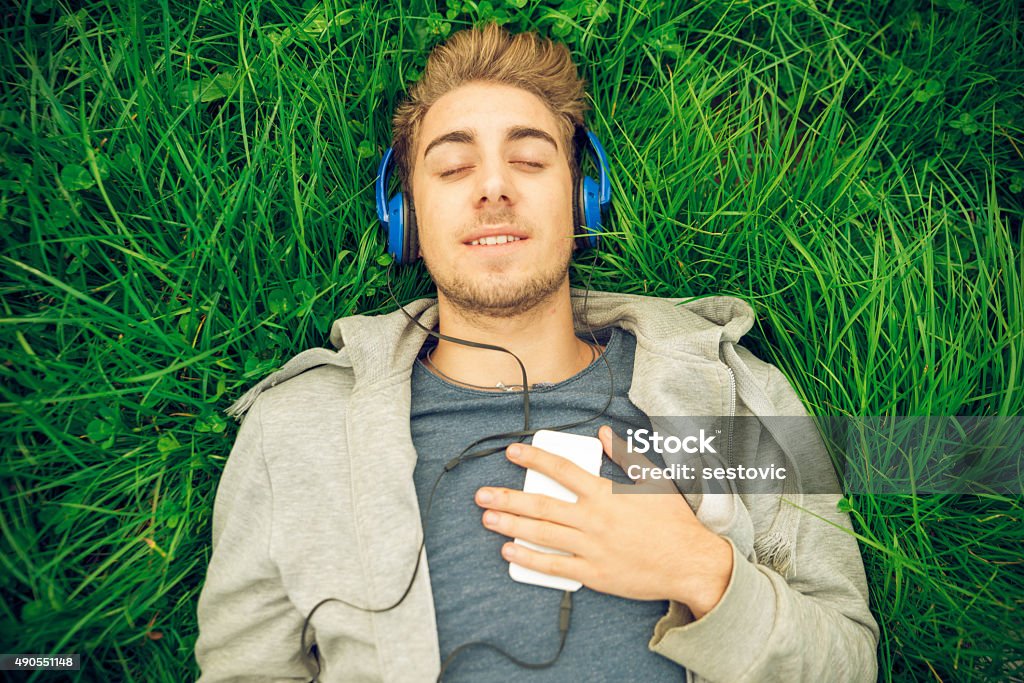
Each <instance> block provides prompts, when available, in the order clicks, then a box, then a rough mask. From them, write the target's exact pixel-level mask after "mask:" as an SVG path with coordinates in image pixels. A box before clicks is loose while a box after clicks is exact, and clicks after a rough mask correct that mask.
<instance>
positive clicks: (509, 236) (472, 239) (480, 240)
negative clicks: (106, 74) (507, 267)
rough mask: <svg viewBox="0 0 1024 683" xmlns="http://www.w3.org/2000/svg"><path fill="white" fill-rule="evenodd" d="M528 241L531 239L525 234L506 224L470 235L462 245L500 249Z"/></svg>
mask: <svg viewBox="0 0 1024 683" xmlns="http://www.w3.org/2000/svg"><path fill="white" fill-rule="evenodd" d="M527 239H529V238H528V237H527V236H526V235H525V234H524V233H522V232H520V231H519V230H516V229H515V228H513V227H512V226H511V225H507V224H506V225H492V226H485V227H484V228H483V229H482V230H479V231H477V232H475V233H473V234H471V235H469V236H468V237H467V238H466V239H465V240H463V242H462V243H463V244H465V245H466V246H467V247H498V246H501V245H503V244H510V243H514V242H523V241H525V240H527Z"/></svg>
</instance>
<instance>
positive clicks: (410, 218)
mask: <svg viewBox="0 0 1024 683" xmlns="http://www.w3.org/2000/svg"><path fill="white" fill-rule="evenodd" d="M403 195H404V193H403ZM402 224H403V225H404V227H405V230H404V233H405V263H412V262H414V261H416V260H417V259H418V258H419V257H420V233H419V229H418V227H417V225H416V207H414V206H413V203H412V201H410V200H407V199H406V198H405V197H404V196H403V197H402Z"/></svg>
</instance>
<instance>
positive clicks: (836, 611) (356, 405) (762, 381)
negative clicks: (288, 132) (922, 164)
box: [196, 291, 878, 683]
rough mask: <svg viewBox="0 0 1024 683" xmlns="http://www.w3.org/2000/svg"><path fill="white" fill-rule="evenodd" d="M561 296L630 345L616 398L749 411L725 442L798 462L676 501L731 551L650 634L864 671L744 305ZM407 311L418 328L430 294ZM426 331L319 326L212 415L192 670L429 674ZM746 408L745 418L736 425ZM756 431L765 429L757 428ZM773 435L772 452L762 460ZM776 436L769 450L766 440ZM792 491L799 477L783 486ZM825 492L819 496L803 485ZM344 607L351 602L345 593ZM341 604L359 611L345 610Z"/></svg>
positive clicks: (865, 677)
mask: <svg viewBox="0 0 1024 683" xmlns="http://www.w3.org/2000/svg"><path fill="white" fill-rule="evenodd" d="M588 299H589V300H588V302H587V306H586V310H585V311H584V307H583V298H582V293H580V292H575V291H574V292H573V305H574V310H575V313H576V319H577V321H578V323H577V324H578V325H579V326H580V331H581V332H582V331H583V330H585V329H586V328H588V327H589V328H594V329H597V328H602V327H608V326H612V325H615V326H619V327H622V328H623V329H626V330H628V331H629V332H631V333H632V334H633V335H634V336H635V337H636V340H637V344H636V355H635V361H634V370H633V384H632V387H631V389H630V392H629V398H630V399H631V400H632V402H633V403H634V404H635V405H636V406H637V407H638V408H639V409H640V410H642V411H643V412H644V413H646V414H647V415H649V416H687V415H689V416H722V417H724V418H726V419H727V420H728V421H729V423H730V425H731V423H732V418H734V417H740V416H752V415H756V416H758V418H760V419H759V420H755V421H753V424H755V425H757V430H756V432H755V431H753V430H751V429H749V428H747V429H741V428H736V429H735V430H732V431H730V433H729V437H728V438H729V443H731V444H732V448H733V449H736V450H737V451H738V450H739V449H748V450H750V451H751V452H754V451H753V449H756V453H757V456H756V457H757V460H758V461H763V462H769V461H775V462H781V461H782V460H783V459H786V460H787V462H789V463H790V464H795V463H799V474H798V477H797V476H791V477H789V478H787V480H786V484H785V486H786V488H785V489H784V490H783V492H782V495H781V496H779V495H764V494H759V495H751V494H749V492H748V493H744V490H743V489H742V488H740V489H738V490H736V491H735V493H734V494H716V495H703V496H701V495H699V494H698V495H695V496H688V502H689V504H690V505H691V507H693V508H694V509H695V511H696V513H697V518H698V519H699V520H700V521H701V522H703V523H704V524H705V525H706V526H707V527H708V528H710V529H711V530H713V531H715V532H717V533H719V534H721V535H722V536H723V537H725V538H726V539H727V540H728V541H729V542H730V544H731V545H732V547H733V573H732V576H731V577H730V583H729V587H728V589H727V590H726V592H725V594H724V595H723V596H722V599H721V600H720V602H719V603H718V604H717V605H716V606H715V608H714V609H712V610H711V611H710V612H708V613H707V614H706V615H704V617H703V618H701V619H699V620H696V621H695V620H694V619H693V616H692V615H691V614H690V612H689V610H688V609H687V608H686V606H685V605H682V604H678V603H675V602H670V604H669V609H668V612H667V614H666V615H665V616H664V617H663V618H662V619H661V620H660V621H659V622H658V623H657V624H656V625H655V628H654V632H653V634H652V637H651V640H650V643H649V647H650V648H651V649H652V650H654V651H655V652H658V653H659V654H661V655H663V656H665V657H668V658H669V659H672V660H673V661H676V662H678V663H679V664H681V665H682V666H684V667H685V668H686V670H687V679H688V680H689V681H691V682H699V681H798V680H801V681H815V682H819V681H874V680H875V678H876V672H877V656H876V647H877V643H878V626H877V624H876V623H875V620H874V619H873V617H872V615H871V613H870V611H869V610H868V594H867V585H866V581H865V577H864V568H863V564H862V562H861V558H860V553H859V551H858V547H857V542H856V540H855V538H854V536H852V535H851V534H852V531H851V526H850V522H849V519H848V516H847V514H846V513H844V512H840V511H838V510H837V501H838V500H839V497H840V495H839V493H838V490H839V489H838V484H837V482H836V478H835V472H834V470H833V468H832V465H831V463H830V461H829V458H828V456H827V454H826V452H825V449H824V446H823V444H822V443H821V439H820V437H819V436H818V434H817V432H816V431H815V430H814V429H813V428H810V423H809V422H806V424H807V425H808V428H807V429H793V427H792V422H789V423H786V424H785V426H783V425H782V423H780V422H779V421H777V420H775V421H773V420H772V419H771V417H773V416H786V415H788V416H793V415H799V416H806V414H807V413H806V411H805V409H804V407H803V405H802V404H801V402H800V400H799V398H798V397H797V396H796V393H795V392H794V391H793V389H792V388H791V386H790V384H789V382H788V381H787V380H786V378H785V377H784V376H783V375H782V373H781V372H779V370H778V369H777V368H775V367H774V366H772V365H769V364H767V363H765V362H763V361H761V360H759V359H757V358H756V357H754V355H753V354H751V353H750V352H749V351H747V350H746V349H744V348H743V347H741V346H739V345H738V343H737V342H738V341H739V339H740V338H741V337H742V335H743V334H745V333H746V332H747V331H748V330H749V329H750V328H751V326H752V324H753V321H754V315H753V311H752V309H751V308H750V306H749V305H748V304H746V303H745V302H743V301H741V300H739V299H735V298H731V297H710V298H704V299H699V300H688V301H683V300H673V299H658V298H653V297H642V296H635V295H623V294H611V293H603V292H590V294H589V297H588ZM405 308H406V310H407V311H408V312H409V313H410V314H411V315H412V316H413V317H415V318H416V319H417V320H419V322H420V323H422V324H423V325H425V326H426V327H427V328H432V327H434V326H435V325H436V323H437V317H438V313H437V306H436V302H434V301H433V300H428V299H424V300H419V301H416V302H413V303H411V304H408V305H407V306H406V307H405ZM425 338H426V333H425V332H423V331H422V330H421V329H420V328H419V327H417V326H416V325H414V324H412V323H411V322H410V321H409V320H408V319H407V318H406V316H405V315H403V314H402V312H401V311H396V312H394V313H390V314H388V315H381V316H351V317H348V318H342V319H340V320H337V321H336V322H335V323H334V326H333V328H332V330H331V342H332V343H333V344H334V346H335V347H336V348H337V349H338V350H337V351H332V350H329V349H323V348H318V349H310V350H307V351H304V352H303V353H300V354H298V355H297V356H295V357H294V358H292V359H291V360H289V361H288V362H287V363H286V364H285V365H284V367H282V368H281V369H280V370H278V371H277V372H275V373H273V374H271V375H269V376H268V377H266V378H265V379H264V380H263V381H261V382H260V383H259V384H257V385H256V386H255V387H253V388H252V389H251V390H249V391H248V392H247V393H246V394H245V395H244V396H243V397H242V398H241V399H239V400H238V401H237V402H236V403H235V404H234V405H232V406H231V407H230V408H229V409H228V412H229V414H232V415H234V416H236V417H241V416H242V415H245V419H244V421H243V423H242V426H241V428H240V430H239V433H238V437H237V439H236V441H235V445H234V448H233V449H232V451H231V454H230V456H229V458H228V461H227V464H226V465H225V468H224V472H223V475H222V477H221V481H220V485H219V487H218V490H217V496H216V501H215V504H214V516H213V555H212V557H211V560H210V565H209V569H208V572H207V577H206V583H205V585H204V586H203V590H202V593H201V594H200V597H199V607H198V617H199V638H198V640H197V642H196V659H197V660H198V662H199V666H200V668H201V670H202V676H201V678H200V681H201V683H212V682H213V681H235V680H237V681H278V680H309V679H310V678H311V677H312V676H313V674H314V673H315V671H316V663H315V662H314V661H313V659H312V657H311V656H309V655H308V654H306V655H304V654H303V653H302V652H301V650H300V635H301V633H300V632H301V630H302V625H303V620H304V619H305V617H306V615H307V614H308V613H309V612H310V610H311V609H312V608H313V607H314V606H315V605H316V604H317V603H318V602H320V601H321V600H323V599H324V598H330V597H333V598H340V599H341V600H343V601H345V602H329V603H327V604H325V605H323V606H322V607H321V608H320V609H319V610H318V611H317V612H316V614H315V615H314V617H313V618H312V620H311V621H310V632H309V634H308V635H307V643H309V642H313V641H314V640H315V642H316V643H317V648H318V650H319V653H320V658H321V663H320V671H321V673H320V677H319V680H320V681H324V682H331V681H399V682H404V681H432V680H434V679H436V677H437V674H438V671H439V669H440V653H439V650H438V642H437V630H436V623H435V617H434V605H433V599H432V595H431V590H430V572H429V566H428V564H427V560H426V558H425V557H422V558H421V566H420V569H419V571H418V573H417V574H416V578H415V581H414V582H413V585H412V588H411V590H410V591H409V594H408V595H407V596H406V597H405V599H404V600H402V601H401V604H399V605H398V606H397V607H396V608H394V609H391V610H389V611H384V612H371V611H367V608H371V609H379V608H382V607H385V606H388V605H391V604H393V603H395V602H396V601H398V599H399V598H400V597H401V595H402V593H403V592H404V591H405V589H406V587H407V586H408V584H409V579H410V577H411V576H412V572H413V567H414V566H415V562H416V550H417V549H418V548H419V546H420V541H421V539H422V528H421V524H420V509H419V505H418V502H417V498H416V490H415V487H414V484H413V469H414V467H415V465H416V451H415V449H414V448H413V444H412V438H411V435H410V427H409V411H410V404H411V396H410V376H411V369H412V366H413V363H414V361H415V358H416V355H417V353H418V352H419V350H420V348H421V346H422V345H423V342H424V340H425ZM749 423H750V421H747V422H746V423H744V424H749ZM764 431H766V432H767V433H769V434H770V436H771V438H762V434H761V432H764ZM779 448H781V450H782V451H783V453H779V452H778V449H779ZM773 449H774V451H773ZM801 484H802V485H801ZM809 490H813V491H816V492H817V491H824V490H834V491H836V493H834V494H824V493H814V494H810V493H801V491H809ZM345 603H349V604H345ZM353 605H357V606H359V607H362V608H363V609H359V608H357V607H354V606H353Z"/></svg>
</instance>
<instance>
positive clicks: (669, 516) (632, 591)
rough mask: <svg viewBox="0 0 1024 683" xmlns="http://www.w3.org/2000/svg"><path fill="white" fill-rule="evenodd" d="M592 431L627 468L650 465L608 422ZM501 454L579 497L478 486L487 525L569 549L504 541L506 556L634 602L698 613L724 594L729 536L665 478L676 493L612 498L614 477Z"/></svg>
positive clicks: (545, 458) (526, 453)
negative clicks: (708, 523) (701, 517)
mask: <svg viewBox="0 0 1024 683" xmlns="http://www.w3.org/2000/svg"><path fill="white" fill-rule="evenodd" d="M598 437H599V438H600V439H601V443H602V445H603V446H604V452H605V454H606V455H608V457H609V458H611V459H612V461H613V462H615V463H616V464H617V465H618V466H619V467H621V468H622V469H623V470H624V471H625V470H626V469H627V467H628V466H629V465H630V464H640V465H644V466H646V467H654V465H653V463H651V462H650V461H648V460H647V459H646V458H644V457H643V456H641V455H639V454H627V453H626V447H625V444H624V443H623V442H622V440H621V439H619V438H618V437H617V436H615V434H614V433H613V432H612V429H611V427H608V426H607V425H605V426H603V427H601V429H600V430H599V432H598ZM613 442H616V443H617V445H616V446H615V447H613ZM506 454H507V456H508V458H509V460H511V461H512V462H514V463H516V464H518V465H521V466H523V467H528V468H530V469H533V470H537V471H538V472H541V473H542V474H546V475H547V476H549V477H551V478H552V479H554V480H555V481H557V482H559V483H560V484H562V485H563V486H565V487H566V488H567V489H569V490H570V491H572V492H574V493H575V494H576V495H577V496H578V498H577V501H576V503H566V502H564V501H560V500H556V499H554V498H551V497H549V496H544V495H538V494H531V493H524V492H522V491H515V490H511V489H503V488H490V487H485V488H481V489H479V490H478V491H477V494H476V502H477V504H478V505H480V506H481V507H483V508H487V510H486V511H485V512H484V515H483V523H484V526H485V527H487V528H488V529H490V530H492V531H496V532H498V533H501V534H504V535H505V536H510V537H514V538H521V539H523V540H527V541H531V542H533V543H537V544H540V545H543V546H547V547H549V548H557V549H558V550H564V551H566V552H569V553H572V556H563V555H554V554H550V553H543V552H537V551H534V550H530V549H529V548H525V547H523V546H521V545H516V544H515V543H511V542H510V543H506V544H505V545H504V546H502V555H503V556H504V557H505V559H507V560H510V561H515V562H516V563H518V564H520V565H522V566H524V567H527V568H528V569H535V570H537V571H540V572H544V573H545V574H554V575H556V576H564V577H566V578H570V579H575V580H577V581H579V582H581V583H582V584H583V585H585V586H587V587H588V588H591V589H593V590H596V591H600V592H602V593H610V594H612V595H618V596H620V597H624V598H632V599H635V600H676V601H677V602H681V603H683V604H685V605H687V606H688V607H689V608H690V611H691V612H693V615H694V617H695V618H698V619H699V618H700V617H701V616H703V615H704V614H705V613H707V612H708V611H710V610H711V608H712V607H714V606H715V605H716V604H717V603H718V601H719V600H720V599H721V597H722V595H723V594H724V593H725V589H726V588H727V587H728V583H729V576H730V575H731V573H732V549H731V548H730V546H729V542H728V541H726V540H725V539H724V538H722V537H721V536H718V535H717V534H715V533H713V532H712V531H710V530H709V529H708V528H707V527H705V526H704V525H703V524H701V523H700V522H699V521H698V520H697V517H696V515H694V514H693V511H692V510H691V509H690V506H689V505H688V504H687V503H686V500H685V499H684V498H683V496H682V495H681V494H679V493H678V492H675V493H674V494H673V493H665V489H664V488H662V487H664V486H665V484H666V483H667V484H668V486H670V487H671V490H672V491H675V486H674V485H673V484H672V483H671V482H665V481H664V480H662V481H661V482H642V483H640V484H635V486H638V487H640V489H641V490H647V491H651V492H650V493H639V492H638V493H632V492H631V493H616V494H612V482H611V481H608V480H607V479H602V478H601V477H595V476H593V475H591V474H589V473H588V472H585V471H583V470H582V469H580V468H579V467H577V466H576V465H574V464H573V463H571V462H569V461H568V460H566V459H564V458H560V457H558V456H556V455H553V454H551V453H548V452H547V451H543V450H541V449H539V448H534V447H533V446H527V445H525V444H512V445H511V446H509V447H508V449H507V450H506ZM617 455H619V460H622V462H620V461H619V460H617V459H616V456H617ZM659 491H660V492H659Z"/></svg>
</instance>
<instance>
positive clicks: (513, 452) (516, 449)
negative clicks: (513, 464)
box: [507, 443, 523, 460]
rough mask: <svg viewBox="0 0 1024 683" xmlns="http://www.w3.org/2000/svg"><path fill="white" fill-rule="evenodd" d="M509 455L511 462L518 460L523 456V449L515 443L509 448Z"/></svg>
mask: <svg viewBox="0 0 1024 683" xmlns="http://www.w3.org/2000/svg"><path fill="white" fill-rule="evenodd" d="M507 453H508V457H509V460H515V459H516V458H518V457H519V456H520V455H522V454H523V449H522V447H521V446H520V445H519V444H517V443H514V444H512V445H511V446H509V447H508V450H507Z"/></svg>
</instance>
